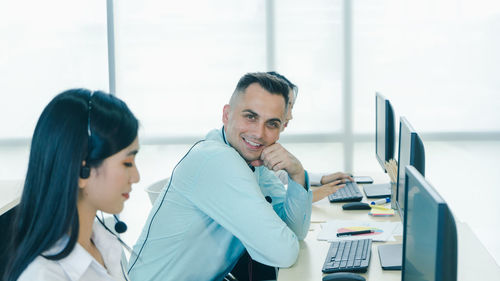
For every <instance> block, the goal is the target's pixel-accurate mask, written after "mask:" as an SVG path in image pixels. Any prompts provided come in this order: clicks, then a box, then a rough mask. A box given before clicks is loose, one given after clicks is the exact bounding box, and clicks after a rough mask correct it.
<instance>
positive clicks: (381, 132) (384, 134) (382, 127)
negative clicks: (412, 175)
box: [375, 93, 396, 171]
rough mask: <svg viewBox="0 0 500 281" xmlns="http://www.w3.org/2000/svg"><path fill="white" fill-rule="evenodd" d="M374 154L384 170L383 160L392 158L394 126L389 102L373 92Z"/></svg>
mask: <svg viewBox="0 0 500 281" xmlns="http://www.w3.org/2000/svg"><path fill="white" fill-rule="evenodd" d="M375 111H376V114H375V119H376V121H375V155H376V157H377V160H378V162H379V163H380V165H381V166H382V169H383V170H384V171H385V165H384V164H385V162H386V161H389V160H390V159H392V158H394V150H395V149H394V146H395V135H396V133H395V128H394V110H393V109H392V106H391V103H390V102H389V100H387V99H386V98H385V97H384V96H382V95H381V94H379V93H376V94H375Z"/></svg>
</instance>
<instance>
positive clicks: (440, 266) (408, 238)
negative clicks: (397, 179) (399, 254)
mask: <svg viewBox="0 0 500 281" xmlns="http://www.w3.org/2000/svg"><path fill="white" fill-rule="evenodd" d="M405 174H406V179H405V181H406V193H405V194H406V204H405V205H406V210H405V219H404V231H403V268H402V280H403V281H413V280H427V281H455V280H456V279H457V231H456V226H455V220H454V219H453V215H452V214H451V212H450V210H449V208H448V206H447V204H446V202H445V201H444V200H443V199H442V198H441V196H439V194H438V193H437V192H436V190H435V189H434V188H433V187H432V186H431V185H430V184H429V183H428V182H427V181H426V180H425V179H424V177H423V176H422V175H421V174H420V173H419V172H418V171H417V170H416V169H415V168H414V167H412V166H407V168H406V173H405Z"/></svg>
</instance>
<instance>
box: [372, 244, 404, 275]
mask: <svg viewBox="0 0 500 281" xmlns="http://www.w3.org/2000/svg"><path fill="white" fill-rule="evenodd" d="M378 257H379V258H380V266H382V269H384V270H401V267H402V265H401V264H402V263H403V244H387V245H380V246H378Z"/></svg>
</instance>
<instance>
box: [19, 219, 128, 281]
mask: <svg viewBox="0 0 500 281" xmlns="http://www.w3.org/2000/svg"><path fill="white" fill-rule="evenodd" d="M68 238H69V237H68V236H65V237H63V238H61V239H60V240H59V241H58V242H57V243H56V245H54V246H53V247H52V248H51V249H49V250H48V251H46V252H44V255H47V254H55V253H58V252H59V251H61V250H62V249H63V247H64V245H66V243H67V241H68ZM92 240H93V241H94V243H95V245H96V247H97V249H99V251H100V252H101V255H102V258H103V260H104V264H105V265H106V268H104V267H103V266H102V265H101V264H100V263H99V262H97V261H96V260H95V259H94V257H92V256H91V255H90V254H89V253H88V252H87V251H86V250H85V249H84V248H83V247H82V246H80V244H78V243H76V245H75V248H74V249H73V251H72V252H71V253H70V254H69V255H68V256H67V257H65V258H64V259H61V260H57V261H53V260H48V259H46V258H44V257H42V256H38V257H37V258H36V259H35V260H34V261H33V262H31V263H30V264H29V265H28V267H27V268H26V269H25V270H24V271H23V273H22V274H21V276H20V277H19V279H18V280H20V281H24V280H26V281H33V280H41V281H44V280H51V281H57V280H72V281H73V280H74V281H76V280H79V281H87V280H88V281H90V280H92V281H94V280H126V278H125V276H126V275H125V271H126V270H125V268H126V267H125V266H126V265H124V267H123V270H122V266H121V263H120V262H121V257H122V251H123V249H122V246H121V244H120V242H119V241H118V239H117V238H116V237H115V236H113V235H112V234H111V233H109V232H108V231H107V230H106V229H105V228H104V227H103V226H102V225H101V224H100V223H99V222H97V221H96V222H94V226H93V231H92Z"/></svg>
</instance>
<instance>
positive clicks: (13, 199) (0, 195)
mask: <svg viewBox="0 0 500 281" xmlns="http://www.w3.org/2000/svg"><path fill="white" fill-rule="evenodd" d="M22 192H23V182H22V181H21V180H0V216H1V215H3V214H4V213H5V212H7V211H8V210H10V209H11V208H13V207H15V206H16V205H17V204H19V201H20V200H21V195H22Z"/></svg>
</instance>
